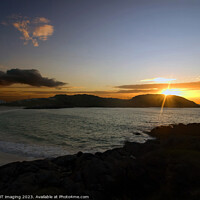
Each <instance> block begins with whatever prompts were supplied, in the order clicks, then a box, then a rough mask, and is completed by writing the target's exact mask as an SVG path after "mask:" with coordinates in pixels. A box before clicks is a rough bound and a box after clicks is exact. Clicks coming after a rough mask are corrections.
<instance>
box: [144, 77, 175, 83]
mask: <svg viewBox="0 0 200 200" xmlns="http://www.w3.org/2000/svg"><path fill="white" fill-rule="evenodd" d="M175 80H176V79H174V78H163V77H158V78H152V79H144V80H141V82H157V83H169V82H171V81H175Z"/></svg>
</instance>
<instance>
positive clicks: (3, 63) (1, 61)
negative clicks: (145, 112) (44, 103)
mask: <svg viewBox="0 0 200 200" xmlns="http://www.w3.org/2000/svg"><path fill="white" fill-rule="evenodd" d="M0 30H1V31H0V99H2V100H6V101H12V100H16V99H27V98H40V97H49V96H54V95H55V94H79V93H82V94H83V93H86V94H94V95H98V96H102V97H117V98H131V97H133V96H136V95H140V94H148V93H163V91H164V90H165V89H167V88H168V86H169V88H170V89H171V92H172V94H176V95H180V96H183V97H186V98H188V99H190V100H193V101H195V102H196V103H199V104H200V1H197V0H190V1H188V0H187V1H186V0H179V1H178V0H165V1H158V0H157V1H156V0H155V1H153V0H42V1H39V0H38V1H35V0H1V1H0Z"/></svg>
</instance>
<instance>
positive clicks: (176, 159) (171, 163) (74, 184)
mask: <svg viewBox="0 0 200 200" xmlns="http://www.w3.org/2000/svg"><path fill="white" fill-rule="evenodd" d="M148 134H149V135H151V136H153V137H155V138H156V139H155V140H149V141H147V142H146V143H143V144H139V143H133V142H126V143H125V145H124V147H122V148H116V149H113V150H108V151H106V152H104V153H99V152H97V153H95V154H90V153H82V152H79V153H77V154H75V155H67V156H62V157H57V158H53V159H44V160H36V161H24V162H15V163H10V164H7V165H4V166H1V167H0V194H1V195H3V194H5V195H22V194H23V195H25V194H28V195H36V194H37V195H45V194H46V195H56V194H62V195H87V196H89V197H90V198H89V199H101V200H103V199H113V200H114V199H115V200H117V199H127V200H129V199H131V200H132V199H134V200H143V199H144V200H146V199H149V200H152V199H153V200H158V199H162V200H165V199H167V200H171V199H173V200H175V199H181V200H186V199H187V200H193V199H194V200H198V199H200V124H188V125H184V124H178V125H170V126H161V127H157V128H154V129H153V130H152V131H151V132H149V133H148Z"/></svg>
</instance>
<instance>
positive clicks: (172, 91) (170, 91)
mask: <svg viewBox="0 0 200 200" xmlns="http://www.w3.org/2000/svg"><path fill="white" fill-rule="evenodd" d="M161 94H164V95H166V96H167V95H177V96H180V95H181V91H180V90H178V89H169V88H167V89H164V90H162V92H161Z"/></svg>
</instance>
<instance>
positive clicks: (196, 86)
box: [115, 81, 200, 91]
mask: <svg viewBox="0 0 200 200" xmlns="http://www.w3.org/2000/svg"><path fill="white" fill-rule="evenodd" d="M167 87H168V84H167V83H150V84H135V85H119V86H115V88H120V89H125V90H127V91H128V90H162V89H165V88H167ZM170 88H179V89H189V90H200V81H197V82H185V83H171V84H170Z"/></svg>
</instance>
